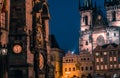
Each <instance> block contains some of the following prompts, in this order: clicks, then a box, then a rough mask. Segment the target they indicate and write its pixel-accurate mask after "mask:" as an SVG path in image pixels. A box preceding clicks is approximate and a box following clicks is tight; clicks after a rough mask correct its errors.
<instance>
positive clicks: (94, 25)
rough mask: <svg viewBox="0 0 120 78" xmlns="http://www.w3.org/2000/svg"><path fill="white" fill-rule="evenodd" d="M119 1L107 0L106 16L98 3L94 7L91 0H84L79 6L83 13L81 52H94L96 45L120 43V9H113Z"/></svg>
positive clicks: (81, 13)
mask: <svg viewBox="0 0 120 78" xmlns="http://www.w3.org/2000/svg"><path fill="white" fill-rule="evenodd" d="M118 2H119V0H118V1H116V0H115V1H114V0H111V1H110V2H107V1H105V5H106V8H107V17H106V14H105V12H103V11H102V10H101V8H100V7H98V6H97V5H96V3H95V4H94V7H93V6H92V1H91V0H83V3H84V4H83V6H80V7H79V9H80V15H81V19H80V21H81V22H80V25H81V27H80V28H81V31H80V38H79V50H80V52H90V53H92V51H93V50H94V48H95V47H96V46H102V45H105V44H112V43H115V44H119V43H120V38H119V37H120V27H119V19H118V17H119V15H117V13H119V9H116V8H115V9H113V11H114V12H113V11H112V10H111V9H112V8H113V5H115V7H116V6H117V5H118V4H117V3H118ZM117 8H119V7H117ZM111 19H113V20H114V21H112V20H111Z"/></svg>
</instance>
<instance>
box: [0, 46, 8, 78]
mask: <svg viewBox="0 0 120 78" xmlns="http://www.w3.org/2000/svg"><path fill="white" fill-rule="evenodd" d="M0 56H1V68H2V70H1V72H2V73H1V75H2V78H7V47H5V46H3V47H2V45H1V46H0Z"/></svg>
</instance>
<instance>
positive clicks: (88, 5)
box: [79, 0, 93, 11]
mask: <svg viewBox="0 0 120 78" xmlns="http://www.w3.org/2000/svg"><path fill="white" fill-rule="evenodd" d="M92 8H93V6H92V0H84V1H83V5H82V6H81V3H80V0H79V10H80V11H83V10H91V9H92Z"/></svg>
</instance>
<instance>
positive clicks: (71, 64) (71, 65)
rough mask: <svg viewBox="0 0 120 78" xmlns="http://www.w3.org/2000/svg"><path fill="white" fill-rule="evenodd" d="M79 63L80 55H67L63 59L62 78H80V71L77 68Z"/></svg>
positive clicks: (69, 53)
mask: <svg viewBox="0 0 120 78" xmlns="http://www.w3.org/2000/svg"><path fill="white" fill-rule="evenodd" d="M77 63H78V55H76V54H72V53H71V52H70V51H69V52H68V53H67V54H65V56H64V57H63V68H62V71H63V77H62V78H72V77H77V78H79V75H80V71H79V67H77V66H76V65H77Z"/></svg>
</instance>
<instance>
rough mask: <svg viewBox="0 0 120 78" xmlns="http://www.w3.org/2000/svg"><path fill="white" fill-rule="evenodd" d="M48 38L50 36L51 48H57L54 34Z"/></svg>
mask: <svg viewBox="0 0 120 78" xmlns="http://www.w3.org/2000/svg"><path fill="white" fill-rule="evenodd" d="M49 38H50V47H51V48H59V45H58V43H57V40H56V38H55V36H54V35H50V36H49Z"/></svg>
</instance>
